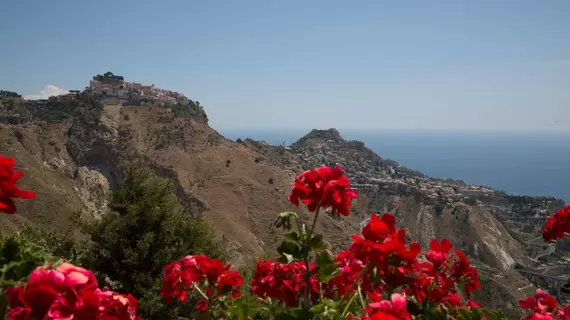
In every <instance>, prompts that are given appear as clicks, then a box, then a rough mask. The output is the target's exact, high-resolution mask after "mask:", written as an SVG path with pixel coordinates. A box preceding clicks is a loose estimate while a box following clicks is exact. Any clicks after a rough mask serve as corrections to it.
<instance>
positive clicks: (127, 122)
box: [0, 92, 563, 309]
mask: <svg viewBox="0 0 570 320" xmlns="http://www.w3.org/2000/svg"><path fill="white" fill-rule="evenodd" d="M0 152H2V153H3V154H6V155H8V156H12V157H15V158H17V159H18V163H19V164H20V165H21V168H20V169H23V170H24V171H25V172H26V174H27V175H26V176H25V177H24V179H23V181H22V186H23V187H26V188H29V189H33V190H36V191H38V198H37V199H36V200H34V201H27V202H24V203H22V206H21V207H20V208H21V209H20V211H19V212H18V214H17V215H13V216H9V217H6V216H2V217H0V219H1V220H0V232H2V234H6V233H8V232H11V231H14V230H15V229H16V228H17V227H18V226H19V225H21V224H22V223H23V222H24V221H30V222H32V223H35V224H38V225H42V226H46V227H50V228H55V229H58V230H65V229H66V228H67V227H68V225H69V222H68V220H67V218H68V217H69V216H70V215H71V214H72V213H74V212H75V211H77V210H81V211H82V212H83V214H90V215H93V216H98V215H101V214H105V212H106V196H107V194H108V191H109V190H110V188H111V187H112V186H113V185H114V184H115V183H116V181H117V179H118V178H119V177H120V176H121V172H120V169H119V163H120V161H121V160H123V159H128V158H129V157H137V158H139V159H144V160H145V161H146V162H147V163H148V164H149V165H150V166H151V167H153V168H155V170H156V172H157V173H158V174H160V175H163V176H168V177H171V178H173V180H174V181H175V183H176V184H177V187H178V189H177V193H178V196H179V198H180V199H181V201H186V202H187V203H190V204H192V205H193V206H194V207H195V208H196V211H197V213H198V214H202V215H203V216H204V217H206V218H207V219H208V220H209V221H211V222H212V223H213V225H214V227H215V228H216V229H217V230H218V232H219V235H220V237H221V238H222V239H223V240H224V241H225V243H226V247H227V248H228V252H229V254H230V259H231V260H232V262H233V263H235V264H238V265H240V264H249V263H251V262H252V261H253V259H254V258H255V257H256V256H257V255H259V254H261V253H263V252H267V253H269V254H274V252H273V249H274V248H275V247H276V246H275V245H276V244H277V243H278V242H279V241H280V239H281V233H280V232H279V231H277V230H274V229H272V228H270V224H271V222H272V221H273V220H274V218H275V214H276V213H277V212H279V211H282V210H287V209H292V208H291V205H290V204H289V203H288V202H287V200H286V196H287V192H288V191H289V188H290V185H291V183H292V181H293V179H294V177H295V175H296V174H298V173H300V172H301V171H302V170H307V169H310V168H313V167H316V166H320V165H323V164H327V165H333V164H339V165H342V166H343V167H344V168H345V170H346V173H347V175H348V176H349V177H350V179H351V181H353V184H354V187H355V188H356V189H357V191H358V192H359V194H360V195H361V197H360V198H359V199H358V200H357V201H355V203H354V210H353V214H352V215H351V216H350V217H343V218H332V217H330V216H325V217H324V219H322V222H321V223H320V225H319V226H318V230H319V231H321V232H323V233H324V234H325V235H326V238H327V239H328V240H329V242H330V244H331V246H332V248H333V249H338V248H342V247H344V246H346V245H347V244H348V241H349V236H350V235H352V234H356V233H358V232H359V230H360V228H361V226H362V225H363V223H365V221H366V219H367V218H368V216H369V215H370V213H372V212H386V211H389V212H393V213H394V214H395V215H396V216H397V217H398V220H399V221H400V224H401V225H402V226H403V227H405V228H406V229H407V230H408V235H409V237H410V239H413V240H416V241H419V242H420V243H421V244H422V246H424V247H427V246H428V245H429V240H431V239H433V238H443V237H447V238H449V239H450V240H451V241H452V242H453V243H454V245H455V246H457V247H458V248H459V249H461V250H463V251H465V252H466V253H468V254H469V255H470V256H471V257H473V258H474V259H475V263H476V264H477V265H478V266H480V270H483V271H482V278H483V282H484V284H485V285H486V291H485V292H483V293H482V296H481V300H483V302H485V303H486V304H487V305H489V306H491V307H498V308H506V309H513V308H515V306H516V305H515V304H516V299H518V298H521V297H523V296H527V295H529V293H532V290H533V287H532V286H531V285H529V282H528V281H527V280H526V279H525V278H524V277H522V276H521V275H520V274H519V273H518V272H516V271H515V270H513V267H514V266H515V265H517V264H520V265H528V266H536V265H537V263H536V262H534V261H533V260H532V259H529V252H530V251H529V249H528V248H527V247H525V245H523V244H522V242H524V240H525V239H527V238H528V239H530V238H532V237H536V235H537V230H536V228H533V227H531V224H529V223H528V222H525V221H526V220H524V219H521V218H522V217H527V216H529V215H532V216H533V217H535V219H534V220H533V221H543V220H544V219H545V217H546V216H547V215H548V214H549V213H551V212H553V210H554V209H556V208H557V206H559V205H560V201H559V200H557V199H551V198H532V197H523V198H517V197H512V196H509V195H506V194H505V193H503V192H500V191H497V190H493V189H491V188H486V187H478V186H469V185H467V184H465V183H463V182H461V181H452V180H445V181H442V180H438V179H434V178H430V177H426V176H424V175H423V174H422V173H420V172H417V171H414V170H411V169H409V168H405V167H403V166H400V165H398V163H396V162H395V161H392V160H389V159H383V158H381V157H380V156H379V155H377V154H376V153H374V152H373V151H372V150H370V149H369V148H367V147H366V146H365V145H364V144H363V143H362V142H359V141H346V140H344V139H343V138H342V136H341V135H340V133H339V132H338V130H335V129H330V130H313V131H311V132H310V133H309V134H307V135H306V136H304V137H302V138H301V139H299V141H297V142H296V143H294V144H293V145H291V146H290V147H285V146H272V145H269V144H267V143H264V142H259V141H253V140H249V139H246V140H243V141H242V140H239V141H236V142H233V141H230V140H227V139H225V138H224V137H222V136H221V135H220V134H219V133H218V132H217V131H215V130H214V129H212V128H210V127H209V126H208V124H207V116H206V114H205V112H204V111H203V109H202V107H201V106H199V104H198V103H194V102H192V101H191V100H190V101H188V103H186V104H177V105H174V106H169V107H166V106H157V105H153V104H145V105H141V106H119V105H118V104H116V103H115V102H114V101H113V102H112V103H107V104H105V100H103V101H101V99H100V98H98V97H96V96H94V95H92V94H91V93H89V92H84V93H83V94H82V96H81V98H80V99H79V100H75V101H71V102H65V103H63V102H62V103H59V102H58V103H57V104H56V103H52V105H51V106H49V108H48V107H42V106H40V107H39V108H38V106H37V105H28V104H26V103H23V102H20V103H16V104H10V106H9V108H8V106H7V105H5V104H2V105H0ZM519 213H520V214H519ZM301 217H302V218H303V219H305V221H307V222H308V221H309V219H310V215H308V214H306V213H302V214H301ZM541 219H542V220H541ZM519 220H520V221H519ZM521 221H522V222H521ZM510 225H512V226H515V227H516V228H515V227H513V228H511V227H509V228H507V227H508V226H510ZM506 226H507V227H506ZM519 231H520V232H519ZM513 236H514V237H513ZM560 250H563V249H561V248H558V251H557V252H559V251H560ZM531 251H532V250H531ZM519 289H520V290H519Z"/></svg>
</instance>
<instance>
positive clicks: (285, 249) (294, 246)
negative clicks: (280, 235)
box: [277, 240, 303, 262]
mask: <svg viewBox="0 0 570 320" xmlns="http://www.w3.org/2000/svg"><path fill="white" fill-rule="evenodd" d="M301 251H302V250H301V246H299V244H298V243H297V242H294V241H288V240H283V242H281V245H279V247H278V248H277V252H279V254H281V255H283V256H285V257H286V258H287V260H288V262H291V261H295V260H300V259H302V258H303V257H302V255H301Z"/></svg>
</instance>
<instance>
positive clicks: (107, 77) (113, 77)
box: [93, 71, 125, 81]
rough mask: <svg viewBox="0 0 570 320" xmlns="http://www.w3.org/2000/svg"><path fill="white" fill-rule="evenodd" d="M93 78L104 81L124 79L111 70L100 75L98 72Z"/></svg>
mask: <svg viewBox="0 0 570 320" xmlns="http://www.w3.org/2000/svg"><path fill="white" fill-rule="evenodd" d="M93 80H98V81H105V80H114V81H124V80H125V78H124V77H123V76H119V75H114V74H113V73H112V72H111V71H107V72H105V73H104V74H102V75H100V74H98V75H96V76H94V77H93Z"/></svg>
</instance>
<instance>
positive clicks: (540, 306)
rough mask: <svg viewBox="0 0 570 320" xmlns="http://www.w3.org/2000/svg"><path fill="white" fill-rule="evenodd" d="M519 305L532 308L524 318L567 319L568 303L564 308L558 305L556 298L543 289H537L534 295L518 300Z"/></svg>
mask: <svg viewBox="0 0 570 320" xmlns="http://www.w3.org/2000/svg"><path fill="white" fill-rule="evenodd" d="M519 305H520V307H521V308H523V309H527V310H532V313H530V314H529V315H527V316H526V317H525V318H524V320H569V319H570V304H567V305H566V306H565V307H564V309H562V308H561V307H560V306H559V305H558V301H557V300H556V298H554V297H552V296H550V295H549V294H548V293H546V292H545V291H543V290H541V289H538V290H536V294H535V296H534V297H528V298H526V299H522V300H519Z"/></svg>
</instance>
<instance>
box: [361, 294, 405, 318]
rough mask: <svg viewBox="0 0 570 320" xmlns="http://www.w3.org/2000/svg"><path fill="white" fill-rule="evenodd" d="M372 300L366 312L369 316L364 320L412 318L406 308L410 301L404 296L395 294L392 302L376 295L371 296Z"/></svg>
mask: <svg viewBox="0 0 570 320" xmlns="http://www.w3.org/2000/svg"><path fill="white" fill-rule="evenodd" d="M368 296H369V297H370V300H372V301H373V302H372V303H370V304H368V307H366V309H364V312H366V313H367V314H368V316H363V317H362V319H363V320H411V319H412V316H411V315H410V314H409V313H408V310H407V309H406V306H407V304H408V300H406V297H405V296H404V295H401V294H399V293H393V294H392V296H391V301H388V300H382V298H381V297H380V296H378V295H376V294H369V295H368Z"/></svg>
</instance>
